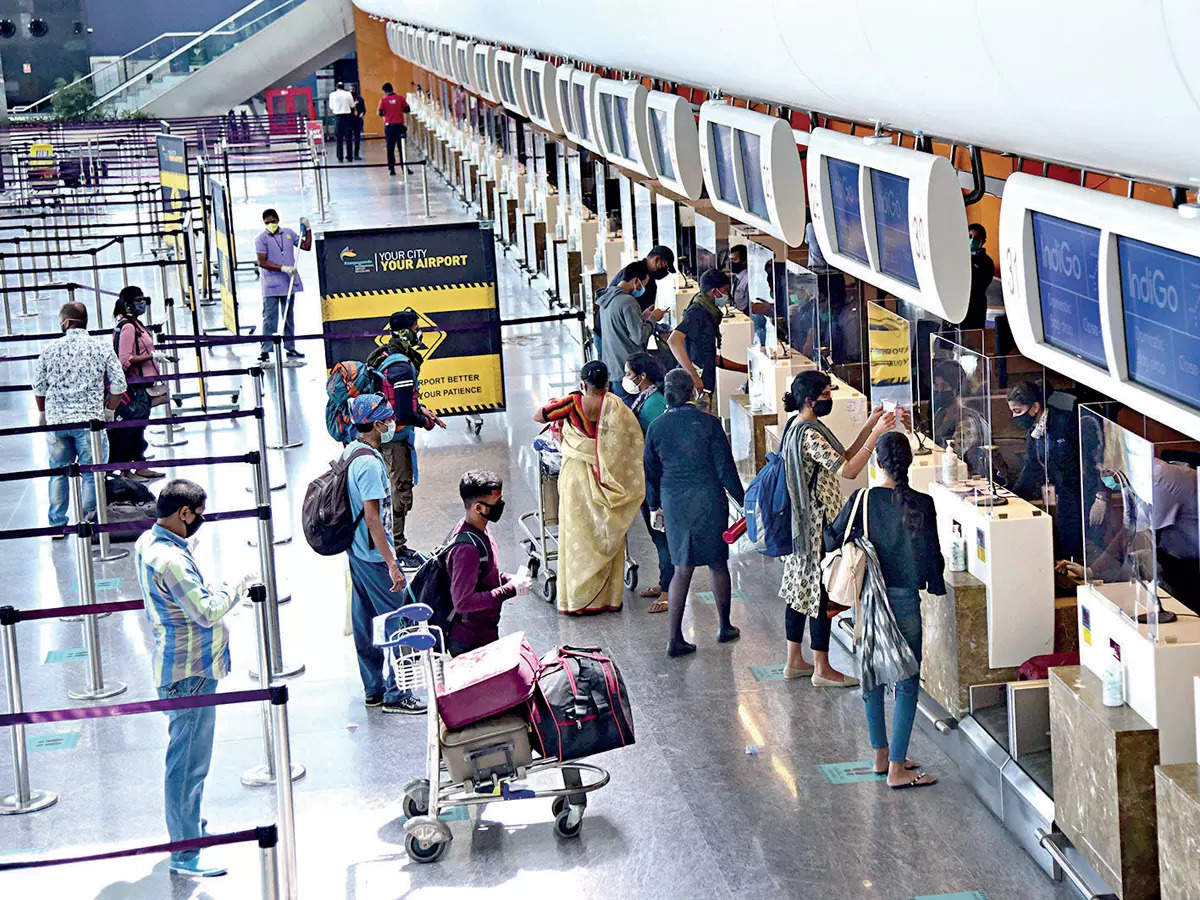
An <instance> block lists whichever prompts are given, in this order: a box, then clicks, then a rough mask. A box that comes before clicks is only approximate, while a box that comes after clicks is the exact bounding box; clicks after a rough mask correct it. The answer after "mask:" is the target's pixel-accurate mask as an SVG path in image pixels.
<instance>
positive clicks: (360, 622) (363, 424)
mask: <svg viewBox="0 0 1200 900" xmlns="http://www.w3.org/2000/svg"><path fill="white" fill-rule="evenodd" d="M350 421H351V422H352V423H354V427H355V430H356V431H357V432H358V438H357V440H353V441H351V442H350V443H349V444H347V445H346V448H345V449H344V450H343V451H342V459H345V460H349V461H350V468H349V472H348V478H347V489H348V491H349V495H350V496H349V500H350V512H351V514H352V515H353V517H354V520H355V521H356V522H357V523H358V525H357V526H356V528H355V530H354V540H353V542H352V543H351V544H350V548H349V549H348V550H347V551H346V558H347V559H348V560H349V562H350V594H351V597H350V619H351V622H352V623H353V628H354V649H355V651H356V652H357V653H358V674H359V676H360V677H361V678H362V683H363V690H364V692H365V694H366V705H367V706H368V707H376V706H382V707H383V711H384V712H385V713H400V714H405V715H414V714H416V713H421V712H424V711H425V704H423V703H421V702H420V701H419V700H418V699H417V698H416V697H414V696H413V694H412V692H411V691H400V690H398V689H397V687H396V683H395V680H394V678H393V675H392V673H391V671H390V670H388V671H387V672H385V671H384V653H383V651H382V650H380V649H379V648H378V647H376V646H375V643H374V641H373V639H372V638H373V634H372V630H373V629H372V622H373V620H374V619H375V617H376V616H380V615H383V614H384V613H387V612H391V611H392V610H395V609H399V608H400V607H401V606H403V605H404V604H405V603H406V602H407V599H406V595H405V593H404V584H405V581H404V573H403V572H402V571H401V570H400V564H399V563H398V562H397V561H396V550H395V544H394V539H393V537H392V486H391V483H390V482H389V480H388V476H387V469H386V468H385V467H384V464H383V457H381V456H380V455H379V447H380V445H381V444H383V443H386V442H387V441H390V440H391V439H392V438H393V437H394V436H395V434H396V413H395V411H394V410H393V409H392V406H391V404H390V403H388V402H387V400H385V399H384V398H383V396H382V395H381V394H359V395H358V396H357V397H351V398H350Z"/></svg>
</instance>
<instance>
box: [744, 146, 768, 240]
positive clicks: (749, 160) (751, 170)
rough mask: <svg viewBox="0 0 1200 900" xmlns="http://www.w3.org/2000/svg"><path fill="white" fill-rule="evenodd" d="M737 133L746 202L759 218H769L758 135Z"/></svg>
mask: <svg viewBox="0 0 1200 900" xmlns="http://www.w3.org/2000/svg"><path fill="white" fill-rule="evenodd" d="M737 134H738V145H739V147H740V149H741V151H742V177H743V178H745V179H746V204H747V205H748V206H749V211H750V212H752V213H754V215H756V216H758V217H759V218H760V219H770V216H769V215H768V214H767V195H766V193H765V192H764V191H763V181H762V159H761V155H760V153H759V137H758V135H757V134H750V133H749V132H747V131H739V132H738V133H737Z"/></svg>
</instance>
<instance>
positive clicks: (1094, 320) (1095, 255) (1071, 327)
mask: <svg viewBox="0 0 1200 900" xmlns="http://www.w3.org/2000/svg"><path fill="white" fill-rule="evenodd" d="M1029 215H1030V218H1031V219H1032V222H1033V246H1034V259H1035V260H1036V262H1037V277H1038V293H1039V295H1040V306H1041V311H1042V339H1043V340H1044V341H1045V342H1046V343H1047V344H1049V345H1050V346H1052V347H1057V348H1058V349H1059V350H1065V351H1067V352H1068V353H1073V354H1074V355H1076V356H1078V357H1079V358H1081V359H1084V360H1086V361H1087V362H1090V363H1094V364H1095V365H1097V366H1100V367H1101V368H1108V361H1107V359H1106V358H1105V356H1104V338H1103V337H1102V336H1101V332H1100V277H1099V273H1100V230H1099V229H1098V228H1091V227H1089V226H1087V225H1080V224H1078V223H1076V222H1068V221H1067V220H1066V219H1059V218H1057V217H1056V216H1050V215H1046V213H1040V212H1030V214H1029Z"/></svg>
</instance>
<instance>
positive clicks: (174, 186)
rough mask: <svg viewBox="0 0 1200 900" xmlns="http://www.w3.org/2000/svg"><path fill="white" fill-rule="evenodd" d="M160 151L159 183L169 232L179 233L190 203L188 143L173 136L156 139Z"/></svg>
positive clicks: (166, 135) (162, 136)
mask: <svg viewBox="0 0 1200 900" xmlns="http://www.w3.org/2000/svg"><path fill="white" fill-rule="evenodd" d="M154 141H155V144H156V146H157V148H158V184H159V191H160V193H161V194H162V202H163V225H164V230H166V231H178V230H179V228H180V227H181V225H182V223H183V216H184V211H185V210H186V209H187V201H188V190H189V187H188V161H187V141H185V140H184V139H183V138H181V137H178V136H176V135H173V134H159V135H156V136H155V138H154Z"/></svg>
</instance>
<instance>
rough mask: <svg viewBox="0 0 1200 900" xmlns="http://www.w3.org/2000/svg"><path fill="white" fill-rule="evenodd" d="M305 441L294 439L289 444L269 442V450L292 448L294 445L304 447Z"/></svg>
mask: <svg viewBox="0 0 1200 900" xmlns="http://www.w3.org/2000/svg"><path fill="white" fill-rule="evenodd" d="M303 446H304V441H292V442H291V443H288V444H267V449H268V450H291V449H292V448H293V447H303Z"/></svg>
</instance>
